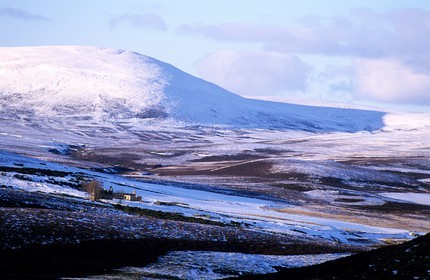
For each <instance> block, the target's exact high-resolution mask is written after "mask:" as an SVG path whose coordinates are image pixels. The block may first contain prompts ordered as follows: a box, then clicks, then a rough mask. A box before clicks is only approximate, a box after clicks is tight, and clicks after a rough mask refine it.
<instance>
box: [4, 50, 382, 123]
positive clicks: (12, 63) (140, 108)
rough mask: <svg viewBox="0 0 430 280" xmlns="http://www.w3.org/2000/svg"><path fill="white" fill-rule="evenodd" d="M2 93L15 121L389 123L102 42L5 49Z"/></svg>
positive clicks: (378, 114)
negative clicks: (261, 92) (260, 94)
mask: <svg viewBox="0 0 430 280" xmlns="http://www.w3.org/2000/svg"><path fill="white" fill-rule="evenodd" d="M0 96H1V98H0V106H1V107H0V116H1V117H2V118H12V119H13V118H27V119H33V118H35V119H40V118H44V119H46V118H48V119H58V118H68V119H70V118H77V119H81V120H86V119H88V120H92V121H94V120H96V121H110V122H121V121H130V120H133V119H138V120H149V119H150V120H156V121H160V122H162V121H166V120H169V121H172V120H173V121H179V122H185V123H191V124H201V125H208V124H209V125H228V126H234V127H250V128H277V129H298V130H310V131H359V130H376V129H379V128H381V127H382V126H383V123H382V116H383V113H382V112H375V111H362V110H352V109H338V108H324V107H312V106H302V105H292V104H285V103H277V102H269V101H261V100H252V99H247V98H243V97H240V96H238V95H236V94H233V93H231V92H228V91H226V90H224V89H222V88H220V87H218V86H216V85H214V84H212V83H209V82H206V81H204V80H202V79H199V78H196V77H193V76H191V75H189V74H187V73H185V72H183V71H181V70H179V69H177V68H175V67H173V66H172V65H170V64H167V63H164V62H161V61H159V60H156V59H154V58H150V57H147V56H144V55H141V54H137V53H134V52H130V51H123V50H117V49H105V48H97V47H83V46H58V47H53V46H51V47H13V48H1V51H0Z"/></svg>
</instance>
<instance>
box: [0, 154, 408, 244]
mask: <svg viewBox="0 0 430 280" xmlns="http://www.w3.org/2000/svg"><path fill="white" fill-rule="evenodd" d="M0 160H1V162H2V165H3V166H7V167H13V168H14V171H12V172H2V173H1V174H0V185H5V186H11V187H13V188H16V189H21V190H26V191H30V192H31V191H39V192H47V193H52V192H54V193H61V194H68V195H71V196H77V197H84V196H85V194H84V193H83V192H81V191H77V190H75V189H72V188H70V187H68V186H55V187H54V186H53V184H52V183H47V182H46V181H48V180H49V179H51V181H52V179H53V178H54V179H55V181H60V182H61V181H62V180H64V178H62V177H60V178H56V177H55V176H54V175H51V176H46V175H37V174H36V175H34V174H32V175H30V174H27V175H25V177H24V178H23V177H22V176H21V177H19V176H16V174H17V171H19V169H20V168H33V169H42V170H49V171H59V172H64V173H65V174H61V175H63V176H66V178H67V177H70V176H72V174H75V175H77V174H79V175H80V176H85V177H86V178H95V179H97V180H99V181H100V182H102V184H103V186H104V187H105V188H106V189H108V188H110V187H112V188H113V190H114V191H115V192H124V191H125V192H129V193H130V192H132V191H135V192H136V194H137V195H138V196H142V198H143V200H142V201H141V202H131V201H122V202H121V203H124V204H126V205H129V206H134V207H139V208H144V209H151V210H159V211H164V212H175V213H181V214H184V215H185V216H191V217H192V216H198V217H206V218H208V219H211V220H213V221H219V222H223V223H226V224H228V223H231V222H235V223H239V224H242V225H244V226H247V227H248V228H251V229H254V230H256V231H262V232H272V233H279V234H285V235H288V236H297V237H298V238H305V239H306V238H310V239H311V240H316V241H318V240H321V241H334V242H340V243H343V244H350V245H360V244H363V243H368V244H379V243H380V242H381V241H382V240H384V239H408V238H410V237H409V231H408V230H405V229H402V228H386V227H376V226H368V225H364V224H359V223H353V222H345V221H341V220H337V219H334V218H321V217H314V216H308V215H300V214H289V213H286V212H285V211H284V212H279V211H277V209H284V210H285V209H291V210H294V209H296V208H297V207H295V206H294V205H290V204H287V203H285V202H278V201H271V200H267V199H257V198H251V197H247V196H239V195H228V194H222V193H216V192H211V191H207V190H198V189H187V188H184V187H181V186H180V185H179V186H178V185H175V186H172V185H163V184H153V183H145V182H141V181H138V180H134V179H130V178H125V177H122V176H118V175H111V174H105V173H98V172H93V171H87V170H83V169H78V168H73V167H68V166H64V165H60V164H56V163H51V162H44V161H39V160H35V159H29V158H26V157H21V156H16V155H13V154H9V153H4V152H1V153H0ZM36 173H38V172H36ZM39 173H41V172H39ZM310 195H318V196H321V195H322V194H321V193H315V192H313V193H312V194H310ZM385 196H387V195H386V194H385ZM106 202H107V203H118V202H119V201H112V202H111V201H106Z"/></svg>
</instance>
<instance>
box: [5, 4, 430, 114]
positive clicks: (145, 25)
mask: <svg viewBox="0 0 430 280" xmlns="http://www.w3.org/2000/svg"><path fill="white" fill-rule="evenodd" d="M0 26H1V27H0V46H37V45H94V46H100V47H110V48H120V49H126V50H132V51H136V52H139V53H141V54H145V55H148V56H151V57H154V58H157V59H159V60H162V61H165V62H168V63H170V64H173V65H174V66H176V67H178V68H180V69H182V70H184V71H186V72H188V73H190V74H192V75H195V76H198V77H202V78H204V79H206V80H209V81H211V82H215V83H217V84H219V85H221V86H223V87H225V88H227V89H229V90H231V91H233V92H235V93H238V94H241V95H246V96H276V97H289V98H296V99H297V98H299V99H301V98H303V99H306V98H310V99H323V100H331V101H340V102H351V103H359V104H367V105H376V106H380V107H381V106H382V107H387V108H401V109H406V110H420V111H430V109H429V108H430V48H429V47H428V46H430V1H427V0H421V1H417V0H415V1H413V0H411V1H396V0H381V1H340V0H339V1H327V0H326V1H286V0H265V1H253V0H235V1H224V0H206V1H201V0H200V1H197V0H181V1H179V0H177V1H173V0H171V1H168V0H164V1H163V0H158V1H155V0H154V1H150V0H147V1H144V0H139V1H137V0H136V1H131V0H121V1H120V0H115V1H113V0H110V1H108V0H73V1H70V0H68V1H66V0H43V1H42V0H40V1H36V0H21V1H20V0H2V1H1V2H0Z"/></svg>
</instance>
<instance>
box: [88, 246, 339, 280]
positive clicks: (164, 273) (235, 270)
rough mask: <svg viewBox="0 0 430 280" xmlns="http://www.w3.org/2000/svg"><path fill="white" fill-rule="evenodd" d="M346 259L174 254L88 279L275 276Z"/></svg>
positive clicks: (177, 252) (336, 255)
mask: <svg viewBox="0 0 430 280" xmlns="http://www.w3.org/2000/svg"><path fill="white" fill-rule="evenodd" d="M344 256H347V254H320V255H297V256H268V255H255V254H239V253H223V252H200V251H197V252H195V251H175V252H170V253H168V254H167V255H165V256H162V257H160V258H159V260H158V261H157V262H156V263H154V264H150V265H147V266H145V267H141V268H137V267H127V268H123V269H120V270H118V271H116V272H115V273H112V274H108V275H101V276H94V277H89V278H86V279H137V278H138V279H143V278H145V279H160V278H163V279H168V278H170V277H174V278H180V279H189V280H200V279H206V280H209V279H223V278H229V277H237V276H240V275H249V274H266V273H274V272H276V271H277V270H276V269H275V267H288V268H290V267H301V266H308V265H314V264H318V263H322V262H326V261H330V260H333V259H338V258H341V257H344Z"/></svg>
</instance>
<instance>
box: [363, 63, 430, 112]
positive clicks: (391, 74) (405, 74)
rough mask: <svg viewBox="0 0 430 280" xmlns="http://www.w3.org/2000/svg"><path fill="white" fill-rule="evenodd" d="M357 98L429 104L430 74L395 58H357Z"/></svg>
mask: <svg viewBox="0 0 430 280" xmlns="http://www.w3.org/2000/svg"><path fill="white" fill-rule="evenodd" d="M355 66H356V69H357V95H359V96H361V97H364V98H370V99H373V100H376V101H383V102H395V103H409V104H421V105H430V75H429V74H425V73H422V72H416V71H415V70H414V69H413V68H411V67H410V66H409V65H406V64H403V63H401V62H400V61H398V60H393V59H357V60H356V61H355Z"/></svg>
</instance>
